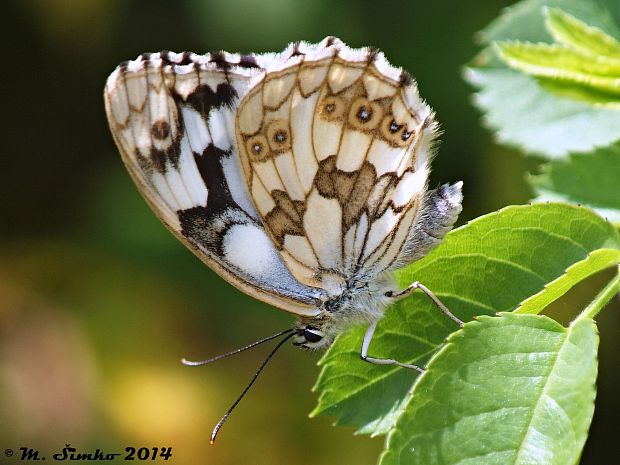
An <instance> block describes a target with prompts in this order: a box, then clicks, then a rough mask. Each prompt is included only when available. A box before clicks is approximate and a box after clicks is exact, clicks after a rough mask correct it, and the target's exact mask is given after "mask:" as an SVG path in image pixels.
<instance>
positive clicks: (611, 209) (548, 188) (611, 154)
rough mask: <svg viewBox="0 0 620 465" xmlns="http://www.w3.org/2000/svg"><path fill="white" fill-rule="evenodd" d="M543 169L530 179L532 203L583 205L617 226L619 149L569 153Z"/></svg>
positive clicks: (619, 190) (619, 213)
mask: <svg viewBox="0 0 620 465" xmlns="http://www.w3.org/2000/svg"><path fill="white" fill-rule="evenodd" d="M543 169H544V171H543V173H542V174H540V175H538V176H533V177H530V184H531V185H532V186H533V187H534V190H535V192H536V194H537V196H538V197H537V198H536V201H555V202H557V201H562V202H569V203H574V204H581V205H585V206H587V207H589V208H592V209H593V210H594V211H596V212H597V213H598V214H599V215H601V216H603V217H605V218H607V219H608V220H609V221H611V222H612V223H614V224H616V225H617V226H619V225H620V185H619V180H620V146H618V145H614V146H611V147H609V148H606V149H599V150H597V151H595V152H593V153H582V154H571V155H570V156H569V157H568V158H567V159H565V160H555V161H552V162H550V163H548V164H547V165H545V166H544V167H543Z"/></svg>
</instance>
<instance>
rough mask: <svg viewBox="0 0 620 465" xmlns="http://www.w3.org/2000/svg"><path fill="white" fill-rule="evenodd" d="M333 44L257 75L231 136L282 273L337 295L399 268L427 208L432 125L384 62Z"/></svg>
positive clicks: (408, 84)
mask: <svg viewBox="0 0 620 465" xmlns="http://www.w3.org/2000/svg"><path fill="white" fill-rule="evenodd" d="M326 40H327V39H326ZM329 40H330V41H331V43H329V44H327V43H326V41H324V42H323V43H321V44H318V45H311V44H304V43H301V44H296V45H295V47H294V49H293V50H291V58H290V61H289V62H288V64H287V65H282V64H281V65H280V66H278V67H274V68H273V69H271V68H270V69H268V70H267V72H266V73H265V74H262V75H257V76H254V77H253V78H252V84H251V89H250V90H249V92H248V93H247V95H246V96H245V97H244V98H243V100H242V101H241V103H240V104H239V108H238V110H237V116H236V125H235V132H236V142H237V146H238V148H239V153H240V156H241V162H242V166H243V169H244V173H245V178H246V181H247V183H248V189H249V191H250V193H251V196H252V199H253V201H254V204H255V205H256V207H257V210H258V212H259V215H260V218H261V220H262V222H263V224H264V226H265V229H266V230H267V232H268V233H269V235H270V237H271V239H272V240H273V242H274V243H275V245H276V247H277V249H278V250H279V252H280V254H281V255H282V257H283V259H284V262H285V263H286V265H287V267H288V268H289V270H290V271H291V273H292V274H293V275H294V276H295V278H296V279H297V280H298V281H300V282H302V283H304V284H306V285H309V286H314V287H319V288H322V289H325V290H327V291H328V292H329V293H330V295H332V293H333V292H335V293H338V292H341V289H343V288H344V287H345V286H346V283H347V281H348V280H350V279H353V280H355V279H356V277H359V275H360V274H365V275H366V276H369V277H371V276H375V275H377V274H379V273H381V272H383V271H385V270H388V269H390V267H392V266H394V264H395V263H396V262H397V260H398V257H399V254H400V253H401V250H402V248H403V245H404V244H405V242H406V240H407V238H408V235H409V231H410V230H411V228H412V225H413V224H414V221H415V220H416V217H417V215H418V213H419V212H420V211H421V207H422V204H423V201H424V196H425V194H426V183H427V178H428V171H429V169H428V162H429V159H430V147H431V143H432V140H433V139H434V137H435V135H436V132H437V131H436V130H437V125H436V123H435V122H434V120H433V114H432V112H431V110H430V108H429V107H428V106H427V105H426V104H424V103H423V102H422V100H421V99H420V97H419V95H418V92H417V87H416V85H415V83H414V82H413V80H412V79H411V78H410V77H409V76H408V75H407V74H406V73H404V72H402V71H401V70H398V69H395V68H392V67H391V66H390V65H389V64H388V63H387V61H386V60H385V58H384V57H383V55H382V54H381V53H379V52H377V51H375V50H371V49H362V50H352V49H349V48H348V47H346V46H345V45H344V44H343V43H342V42H340V41H338V40H334V39H329Z"/></svg>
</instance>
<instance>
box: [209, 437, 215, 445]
mask: <svg viewBox="0 0 620 465" xmlns="http://www.w3.org/2000/svg"><path fill="white" fill-rule="evenodd" d="M209 444H211V445H212V446H213V445H214V444H215V438H211V440H210V441H209Z"/></svg>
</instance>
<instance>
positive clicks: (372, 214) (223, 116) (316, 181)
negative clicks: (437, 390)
mask: <svg viewBox="0 0 620 465" xmlns="http://www.w3.org/2000/svg"><path fill="white" fill-rule="evenodd" d="M105 102H106V110H107V114H108V120H109V123H110V127H111V129H112V133H113V135H114V138H115V140H116V143H117V145H118V147H119V149H120V152H121V155H122V157H123V160H124V162H125V164H126V166H127V168H128V170H129V172H130V173H131V175H132V177H133V179H134V181H135V182H136V184H137V185H138V187H139V189H140V191H141V192H142V194H143V195H144V197H145V198H146V200H147V201H148V202H149V204H150V205H151V207H152V208H153V210H155V212H156V213H157V214H158V216H159V217H160V218H161V219H162V221H163V222H164V223H165V224H166V226H167V227H168V228H169V229H170V230H171V231H172V232H173V233H174V234H175V235H176V236H177V237H178V238H179V239H180V240H181V241H182V242H184V243H185V244H186V245H187V246H188V247H189V248H190V249H192V250H193V251H194V252H195V253H196V254H197V255H198V256H199V257H200V258H201V259H202V260H203V261H204V262H205V263H207V265H209V266H210V267H211V268H212V269H214V270H215V271H216V272H217V273H218V274H220V275H221V276H222V277H223V278H225V279H226V280H227V281H229V282H231V283H232V284H233V285H235V286H237V287H238V288H239V289H241V290H243V291H244V292H246V293H248V294H250V295H252V296H254V297H256V298H259V299H261V300H263V301H265V302H268V303H270V304H272V305H274V306H276V307H279V308H282V309H284V310H287V311H290V312H292V313H295V314H297V315H299V316H300V318H301V323H300V324H299V327H298V333H297V340H296V343H297V344H298V345H302V346H305V347H324V346H327V345H328V344H330V343H331V341H333V338H334V337H335V336H336V335H337V334H338V333H339V332H340V331H342V330H343V329H344V328H345V327H346V326H348V325H350V324H352V323H356V322H360V321H368V322H370V323H373V322H376V320H377V319H378V318H380V317H381V315H382V313H383V311H384V309H385V308H386V306H387V305H388V304H389V303H390V301H392V300H393V298H394V297H392V296H393V295H394V292H393V290H394V284H393V282H392V278H391V272H392V271H393V270H395V269H397V268H399V267H402V266H404V265H406V264H408V263H410V262H412V261H414V260H416V259H418V258H420V257H422V256H424V255H425V254H426V253H428V251H429V250H430V249H431V248H432V247H433V246H435V245H436V244H437V243H439V242H440V241H441V239H442V238H443V236H444V235H445V233H446V232H447V231H448V230H449V229H450V228H451V227H452V225H453V224H454V222H455V220H456V217H457V215H458V214H459V212H460V210H461V192H460V188H461V185H460V183H457V184H455V185H452V186H448V185H446V186H442V187H440V188H438V189H436V190H432V191H428V190H427V179H428V173H429V169H430V167H429V163H430V158H431V149H432V142H433V140H434V138H435V135H436V133H437V124H436V122H435V121H434V114H433V113H432V111H431V109H430V108H429V107H428V106H427V105H426V104H425V103H424V102H423V101H422V100H421V99H420V97H419V94H418V91H417V86H416V85H415V83H414V82H413V80H412V79H411V77H410V76H409V75H408V74H407V73H406V72H404V71H401V70H399V69H396V68H393V67H392V66H390V65H389V64H388V63H387V61H386V60H385V58H384V57H383V54H382V53H380V52H378V51H376V50H374V49H359V50H354V49H350V48H348V47H347V46H346V45H345V44H343V43H342V42H341V41H339V40H338V39H335V38H332V37H328V38H326V39H325V40H323V41H322V42H320V43H318V44H307V43H294V44H291V45H290V46H289V47H288V48H287V49H286V50H284V52H283V53H281V54H279V55H274V54H264V55H235V54H228V53H225V52H219V53H211V54H205V55H196V54H191V53H182V54H174V53H170V52H161V53H154V54H143V55H141V56H140V57H139V58H138V59H136V60H134V61H130V62H126V63H123V64H121V65H120V66H119V67H118V68H117V69H116V70H115V71H114V72H113V73H112V74H111V75H110V77H109V78H108V82H107V84H106V88H105Z"/></svg>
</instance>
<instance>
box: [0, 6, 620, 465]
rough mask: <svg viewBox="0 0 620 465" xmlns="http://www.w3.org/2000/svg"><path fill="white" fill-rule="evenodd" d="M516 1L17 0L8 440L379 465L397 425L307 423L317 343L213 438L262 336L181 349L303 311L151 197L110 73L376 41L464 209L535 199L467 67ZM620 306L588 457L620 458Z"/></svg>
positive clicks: (606, 324)
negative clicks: (225, 355)
mask: <svg viewBox="0 0 620 465" xmlns="http://www.w3.org/2000/svg"><path fill="white" fill-rule="evenodd" d="M510 3H511V2H510V1H507V0H477V1H469V2H461V1H456V0H450V1H448V0H444V1H433V2H431V1H419V0H409V1H406V0H402V1H394V2H377V1H352V0H347V1H340V2H335V1H330V0H313V1H296V0H263V1H252V0H226V1H220V2H214V1H204V0H186V1H178V2H171V1H166V0H152V1H137V0H126V1H125V0H15V1H9V2H5V3H3V9H2V14H1V15H0V24H1V26H0V31H1V32H0V34H2V39H3V40H2V43H3V44H4V46H3V56H4V59H3V72H2V86H1V89H2V113H1V114H2V119H3V128H4V130H3V131H2V132H3V134H4V136H3V140H4V145H3V148H2V160H3V163H2V166H3V168H2V169H1V170H0V205H1V206H2V210H1V216H0V450H4V449H5V448H13V449H16V450H17V449H18V448H19V447H24V446H27V447H32V448H36V449H40V450H41V451H42V452H43V453H44V454H48V455H50V456H51V454H52V453H56V452H59V451H60V450H61V449H62V447H64V445H65V444H69V443H70V444H71V445H72V446H75V447H77V448H78V449H79V450H80V451H84V452H87V451H90V450H94V449H96V448H102V449H104V450H106V451H108V452H113V451H121V450H123V448H124V447H125V446H135V447H142V446H146V447H149V448H150V447H163V446H171V447H173V459H174V463H177V464H181V465H186V464H187V465H191V464H198V463H209V464H211V463H218V464H239V463H251V464H285V463H293V462H294V463H295V464H297V465H305V464H308V465H310V464H312V465H315V464H328V463H329V464H336V463H338V464H373V463H375V462H376V461H377V456H378V454H379V452H380V450H381V448H382V445H383V439H382V438H376V439H370V438H367V437H362V436H354V435H353V434H352V433H353V430H351V429H346V428H334V427H332V426H331V421H330V419H329V418H319V419H312V420H310V419H308V418H307V413H308V412H309V411H310V410H311V408H312V406H313V404H314V402H315V400H316V395H315V394H314V393H312V392H311V391H310V388H311V386H312V385H313V383H314V380H315V378H316V376H317V374H318V368H317V367H316V361H317V360H318V355H316V354H309V353H305V352H301V351H298V350H294V349H293V348H289V347H287V348H285V349H284V350H282V351H281V353H280V354H279V355H278V356H277V357H276V358H275V359H274V361H273V362H272V363H271V365H270V366H269V367H268V368H267V369H266V371H265V373H264V374H263V376H262V378H261V379H259V381H258V383H257V385H256V386H255V387H254V389H253V390H252V391H251V392H250V394H249V395H248V396H247V397H246V398H245V399H244V401H243V402H242V403H241V405H240V406H239V408H238V410H236V411H235V412H234V414H233V415H232V416H231V419H230V421H229V423H227V424H226V426H225V427H224V429H223V430H222V434H221V435H220V438H219V440H218V443H217V445H216V446H215V447H210V446H209V445H208V436H209V434H210V431H211V429H212V427H213V426H214V424H215V423H216V422H217V420H218V419H219V417H220V416H221V415H222V413H223V412H224V411H225V410H226V408H227V407H228V406H229V404H230V403H231V402H232V401H233V400H234V398H235V397H236V396H237V394H238V392H239V391H240V390H241V389H242V387H243V386H244V385H245V383H247V381H248V380H249V378H250V377H251V375H252V374H253V372H254V370H255V368H256V367H257V366H258V364H259V363H260V361H261V360H262V357H263V355H262V353H264V352H265V351H266V350H267V348H266V347H265V348H262V349H257V350H255V351H252V352H249V353H245V354H243V355H240V356H238V357H235V358H232V359H228V360H226V361H222V362H219V363H218V364H214V365H211V366H209V367H205V368H201V369H191V368H187V367H184V366H182V365H181V364H180V359H181V357H183V356H187V357H189V358H194V359H200V358H204V357H208V356H212V355H214V354H218V353H221V352H224V351H227V350H230V349H233V348H236V347H238V346H240V345H242V344H245V343H248V342H251V341H253V340H256V339H258V338H260V337H263V336H266V335H268V334H271V333H274V332H276V331H278V330H281V329H283V328H285V327H287V326H289V325H291V323H292V319H291V317H290V315H287V314H285V313H284V312H280V311H278V310H275V309H273V308H270V307H268V306H266V305H264V304H261V303H259V302H256V301H254V300H253V299H251V298H249V297H246V296H245V295H243V294H242V293H241V292H239V291H237V290H236V289H234V288H233V287H231V286H230V285H228V284H226V283H225V282H224V281H223V280H222V279H220V278H219V277H218V276H217V275H216V274H215V273H213V272H212V271H210V270H209V269H208V268H207V267H205V266H204V265H203V264H202V263H201V262H200V261H199V260H198V259H197V258H196V257H194V256H193V255H192V254H191V253H190V252H189V251H187V250H186V249H185V248H184V247H183V246H182V245H181V244H180V243H179V242H177V241H176V239H174V238H173V237H172V236H171V235H170V234H169V233H168V232H167V231H166V230H165V228H164V227H163V226H162V225H161V224H160V223H159V222H158V220H157V219H156V218H155V216H154V215H153V214H152V213H151V212H150V211H149V210H148V207H147V206H146V204H145V203H144V201H143V200H142V198H141V197H140V196H139V194H138V192H137V190H136V188H135V187H134V186H133V184H132V183H131V181H130V178H129V176H128V174H127V173H126V171H125V169H124V167H123V166H122V163H121V161H120V157H119V156H118V153H117V151H116V148H115V147H114V144H113V141H112V138H111V136H110V134H109V131H108V127H107V124H106V121H105V115H104V110H103V100H102V89H103V85H104V82H105V79H106V77H107V75H108V74H109V73H110V72H111V71H112V70H113V69H114V67H115V66H116V65H117V64H118V63H119V62H121V61H123V60H126V59H131V58H134V57H136V56H137V55H138V54H140V53H141V52H145V51H158V50H162V49H169V50H175V51H182V50H192V51H196V52H205V51H209V50H220V49H225V50H229V51H233V52H234V51H245V52H249V51H255V52H262V51H279V50H281V49H283V48H284V47H285V46H286V44H287V43H288V42H290V41H294V40H299V39H304V40H309V41H318V40H320V39H322V38H323V37H324V36H326V35H336V36H338V37H340V38H341V39H343V40H344V41H345V42H347V43H348V44H349V45H351V46H355V47H359V46H364V45H374V46H377V47H379V48H380V49H382V50H383V51H384V52H385V54H386V55H387V57H388V58H389V60H390V61H391V62H392V63H393V64H395V65H398V66H402V67H405V68H406V69H408V70H409V71H410V72H411V73H412V74H413V75H414V76H415V77H416V78H417V80H418V83H419V87H420V89H421V93H422V95H423V97H424V98H425V99H426V100H427V101H428V102H429V103H430V104H431V105H432V106H433V107H434V109H435V110H436V111H437V114H438V119H439V121H440V122H441V123H442V127H443V130H444V135H443V137H442V143H441V146H440V150H439V155H438V157H437V158H436V160H435V162H434V172H433V174H432V179H431V181H432V184H433V185H436V184H438V183H439V182H443V181H456V180H458V179H462V180H464V181H465V211H464V213H463V215H462V218H461V220H460V221H461V223H462V222H463V221H466V220H468V219H472V218H474V217H476V216H478V215H480V214H483V213H486V212H489V211H492V210H495V209H498V208H501V207H503V206H505V205H508V204H516V203H524V202H526V201H527V200H528V198H529V197H530V192H529V190H528V187H527V184H526V182H525V173H526V172H527V171H531V170H535V169H536V166H537V163H536V161H534V160H526V159H524V158H523V157H521V156H520V155H519V154H517V153H515V152H511V151H509V150H507V149H505V148H502V147H499V146H497V145H494V144H493V141H492V135H491V134H489V133H488V132H487V131H485V130H484V129H482V128H481V127H480V115H479V114H478V113H477V112H476V111H475V110H474V109H473V107H472V106H471V104H470V98H471V92H472V90H471V89H470V88H469V87H468V86H467V85H466V84H465V83H464V82H463V80H462V79H461V72H462V65H463V64H464V63H466V62H467V61H468V60H470V59H471V58H472V57H473V56H474V54H475V53H476V52H477V46H476V44H475V41H474V35H475V32H476V31H477V30H479V29H480V28H482V27H483V26H485V25H486V24H487V23H488V22H489V21H491V20H492V19H493V18H495V17H496V16H497V15H498V14H499V12H500V10H501V8H502V7H504V6H506V5H508V4H510ZM601 282H602V281H601ZM591 295H592V290H591V286H588V285H587V284H586V285H582V286H580V288H579V289H577V290H576V292H574V293H572V294H571V295H570V298H568V299H564V300H563V301H562V302H561V303H560V304H559V305H558V306H556V307H557V308H556V310H557V311H559V312H560V313H562V312H565V313H570V314H575V312H576V311H577V306H578V305H580V303H581V302H584V301H585V300H584V299H587V298H588V297H589V296H591ZM615 305H616V308H610V309H608V310H607V311H605V312H603V314H602V315H601V316H600V318H599V321H600V329H601V338H602V347H601V351H602V352H601V367H600V370H601V379H600V381H599V395H598V399H597V402H598V404H599V405H598V409H597V411H596V414H595V418H594V424H593V427H592V435H591V437H590V439H589V441H588V443H587V446H586V451H585V452H584V459H583V461H582V463H585V464H604V463H605V464H608V463H610V462H609V461H608V459H607V458H606V457H607V454H609V453H610V452H614V453H615V455H614V457H616V458H617V456H618V454H617V453H616V452H615V451H613V449H614V448H615V449H617V443H616V442H614V441H615V436H616V435H617V433H616V428H614V426H615V422H616V421H617V418H618V417H620V400H619V399H618V396H616V395H614V394H615V393H616V392H618V390H619V388H620V379H619V374H618V370H617V366H618V358H617V354H618V353H619V347H618V342H617V341H618V336H619V333H620V322H619V317H618V308H617V306H618V305H617V303H615ZM610 449H611V450H610ZM17 458H18V457H17V456H15V457H13V459H10V460H9V459H5V458H4V457H2V458H0V462H2V463H18V460H17ZM50 458H51V457H50ZM119 463H120V462H119ZM162 463H163V462H162Z"/></svg>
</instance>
